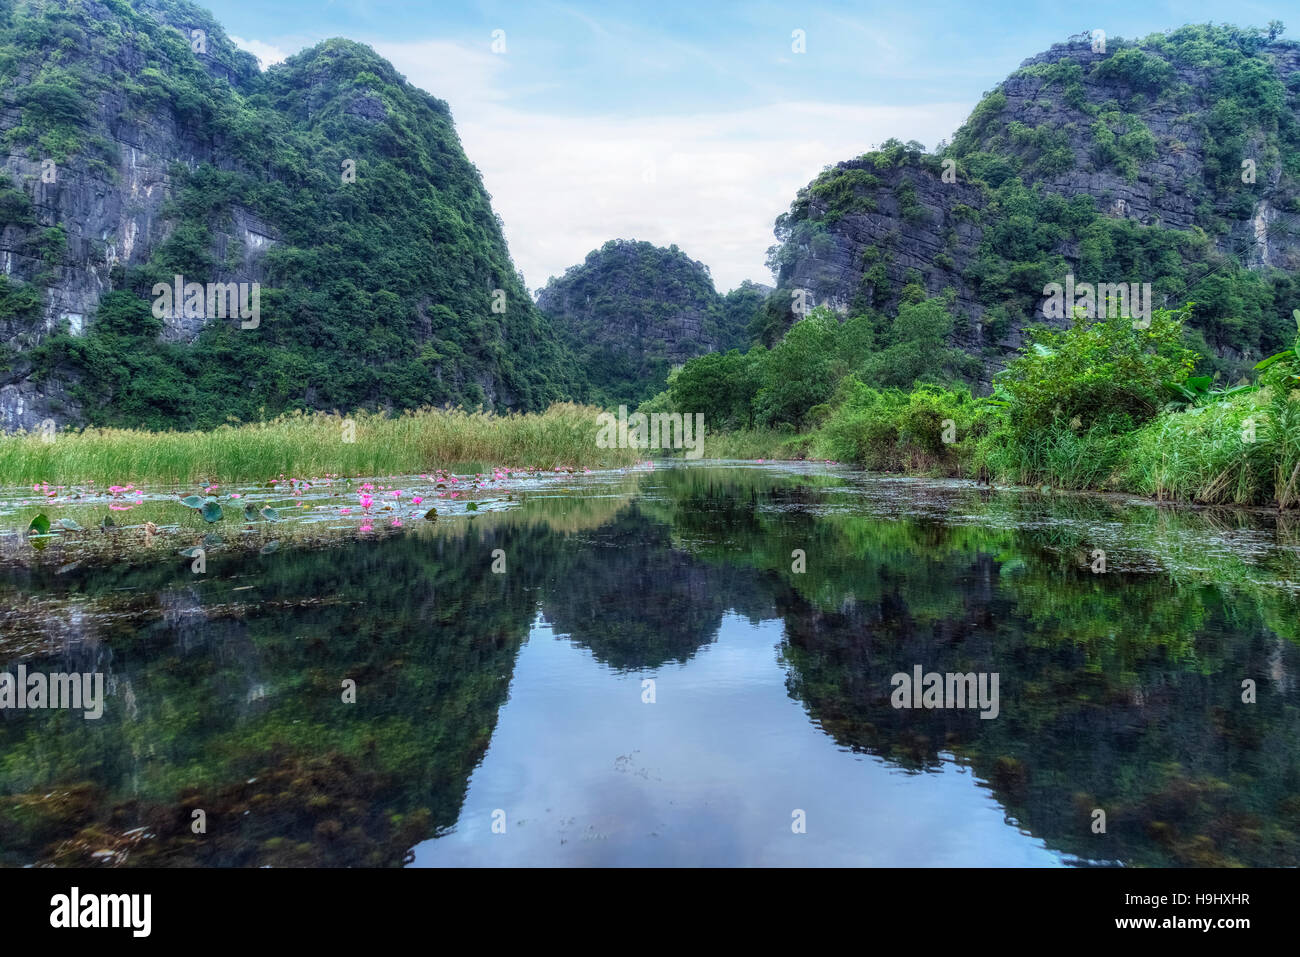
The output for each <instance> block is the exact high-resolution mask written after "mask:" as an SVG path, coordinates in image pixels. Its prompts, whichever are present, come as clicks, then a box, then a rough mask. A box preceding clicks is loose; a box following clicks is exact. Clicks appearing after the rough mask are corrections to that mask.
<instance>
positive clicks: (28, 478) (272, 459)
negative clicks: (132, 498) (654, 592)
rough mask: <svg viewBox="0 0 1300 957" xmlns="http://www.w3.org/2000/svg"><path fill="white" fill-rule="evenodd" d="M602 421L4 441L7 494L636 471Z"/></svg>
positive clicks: (315, 420)
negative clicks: (315, 479)
mask: <svg viewBox="0 0 1300 957" xmlns="http://www.w3.org/2000/svg"><path fill="white" fill-rule="evenodd" d="M599 412H600V410H599V409H596V408H594V407H589V406H581V405H573V404H571V403H559V404H556V405H553V406H551V407H550V408H549V409H547V410H546V411H545V412H543V413H536V414H514V415H495V414H492V413H487V412H465V411H463V410H460V409H455V410H442V409H421V410H418V411H414V412H405V413H402V414H400V415H383V414H366V413H358V414H357V415H356V416H353V417H347V418H345V417H343V416H340V415H337V414H327V413H323V412H321V413H313V414H303V413H295V414H292V415H284V416H280V417H278V418H275V419H271V420H270V421H268V422H264V423H256V424H246V425H226V426H222V427H220V428H217V429H213V430H210V431H192V432H148V431H144V430H138V429H97V428H87V429H81V430H69V431H63V432H57V433H54V434H53V435H42V434H41V433H39V432H36V433H27V434H18V435H12V436H3V437H0V484H2V485H28V484H32V483H36V482H48V483H50V484H51V485H67V484H72V483H80V482H98V483H109V482H127V481H129V482H133V483H137V484H139V483H150V484H153V483H162V484H169V483H171V484H189V483H194V482H218V481H219V482H239V481H262V480H266V479H270V478H275V477H276V476H280V475H285V476H302V477H309V476H321V475H327V474H329V475H368V476H373V475H398V474H412V473H417V472H421V471H428V470H432V469H435V468H444V467H450V466H453V465H455V464H456V463H462V462H486V463H493V464H501V465H509V466H514V467H521V468H522V467H540V468H554V467H555V466H557V465H560V466H574V467H582V466H590V467H611V466H620V465H630V464H632V463H634V462H635V461H636V460H637V458H638V457H639V456H642V453H641V451H640V450H638V449H617V448H613V449H602V448H599V447H597V445H596V443H595V441H594V439H593V436H594V435H595V428H596V425H595V423H596V415H597V414H598V413H599Z"/></svg>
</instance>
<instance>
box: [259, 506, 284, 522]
mask: <svg viewBox="0 0 1300 957" xmlns="http://www.w3.org/2000/svg"><path fill="white" fill-rule="evenodd" d="M261 514H262V517H263V518H264V519H266V520H267V521H268V522H278V521H279V520H280V513H279V512H277V511H276V510H275V509H273V508H271V506H269V505H268V506H266V508H264V509H262V513H261Z"/></svg>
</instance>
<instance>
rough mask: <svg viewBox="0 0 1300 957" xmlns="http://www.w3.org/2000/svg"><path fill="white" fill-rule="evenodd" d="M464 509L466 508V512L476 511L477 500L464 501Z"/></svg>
mask: <svg viewBox="0 0 1300 957" xmlns="http://www.w3.org/2000/svg"><path fill="white" fill-rule="evenodd" d="M465 510H466V511H467V512H477V511H478V502H466V503H465Z"/></svg>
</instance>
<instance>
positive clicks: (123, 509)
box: [108, 505, 135, 512]
mask: <svg viewBox="0 0 1300 957" xmlns="http://www.w3.org/2000/svg"><path fill="white" fill-rule="evenodd" d="M108 507H109V508H111V509H112V510H113V511H115V512H129V511H131V509H133V508H135V506H134V505H109V506H108Z"/></svg>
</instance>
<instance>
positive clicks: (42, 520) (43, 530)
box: [27, 512, 50, 535]
mask: <svg viewBox="0 0 1300 957" xmlns="http://www.w3.org/2000/svg"><path fill="white" fill-rule="evenodd" d="M32 532H35V533H36V534H37V535H48V534H49V533H50V517H49V516H48V515H46V514H45V513H44V512H41V513H40V514H39V515H37V516H36V517H35V518H34V519H32V523H31V524H30V525H28V526H27V534H28V535H30V534H32Z"/></svg>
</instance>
